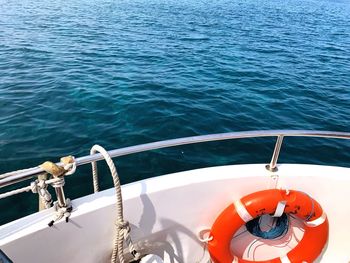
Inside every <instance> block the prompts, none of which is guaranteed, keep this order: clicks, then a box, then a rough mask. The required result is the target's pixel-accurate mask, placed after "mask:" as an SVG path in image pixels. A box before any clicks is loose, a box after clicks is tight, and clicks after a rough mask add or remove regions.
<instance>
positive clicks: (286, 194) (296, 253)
mask: <svg viewBox="0 0 350 263" xmlns="http://www.w3.org/2000/svg"><path fill="white" fill-rule="evenodd" d="M281 201H285V202H286V205H285V209H284V212H285V213H287V214H293V215H295V216H296V217H298V218H300V219H301V220H303V221H304V223H305V232H304V235H303V238H302V239H301V240H300V241H299V243H298V244H297V245H296V247H294V249H292V250H291V251H289V252H288V253H287V255H285V256H284V257H282V258H274V259H270V260H265V261H259V263H279V262H283V263H284V262H293V263H294V262H295V263H301V262H308V263H311V262H313V261H314V260H315V259H316V258H317V257H318V256H319V255H320V253H321V252H322V250H323V248H324V246H325V244H326V242H327V240H328V219H327V216H326V214H325V213H324V212H323V210H322V207H321V205H320V204H319V203H318V202H317V201H315V200H314V199H312V198H311V197H310V196H309V195H307V194H306V193H304V192H300V191H294V190H289V191H286V190H278V189H271V190H264V191H259V192H255V193H252V194H249V195H247V196H245V197H243V198H242V199H240V200H238V201H236V202H234V204H231V205H229V206H228V207H227V208H226V209H225V210H224V211H223V212H222V213H221V214H220V215H219V216H218V218H217V219H216V220H215V222H214V224H213V226H212V228H211V230H210V234H211V236H212V239H211V240H210V241H209V242H208V250H209V253H210V256H211V258H212V260H213V261H214V262H215V263H233V262H237V263H238V262H239V263H252V262H254V261H249V260H244V259H241V258H238V257H237V256H235V255H233V254H232V253H231V251H230V243H231V240H232V237H233V235H234V234H235V233H236V232H237V230H238V229H239V228H240V227H241V226H242V225H243V224H245V223H246V222H248V221H250V220H252V219H254V218H257V217H259V216H261V215H264V214H274V212H275V210H276V207H277V205H278V204H279V202H281Z"/></svg>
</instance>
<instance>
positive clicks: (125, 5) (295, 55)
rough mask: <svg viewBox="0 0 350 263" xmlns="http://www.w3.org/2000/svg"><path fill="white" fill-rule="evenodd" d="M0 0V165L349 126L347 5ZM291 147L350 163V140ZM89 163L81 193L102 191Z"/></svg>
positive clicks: (174, 153) (126, 166)
mask: <svg viewBox="0 0 350 263" xmlns="http://www.w3.org/2000/svg"><path fill="white" fill-rule="evenodd" d="M0 6H1V7H2V8H1V9H0V73H1V74H0V80H1V81H0V108H1V111H0V125H1V130H0V147H1V151H0V173H2V172H6V171H9V170H14V169H20V168H25V167H27V166H33V165H37V164H38V163H40V162H42V161H44V160H46V159H54V160H56V159H55V158H58V156H61V155H67V154H76V155H77V156H79V155H85V154H87V153H88V152H89V147H90V146H91V145H93V144H95V143H99V144H101V145H103V146H105V147H106V148H108V149H111V148H117V147H122V146H128V145H133V144H138V143H146V142H150V141H155V140H161V139H167V138H175V137H181V136H191V135H197V134H207V133H217V132H227V131H241V130H255V129H321V130H339V131H349V120H350V117H349V116H350V115H349V112H350V106H349V105H350V104H349V101H350V87H349V83H350V74H349V72H350V55H349V52H348V51H349V50H350V31H349V28H350V20H349V17H350V4H349V2H348V1H342V0H338V1H334V0H324V1H316V0H307V1H301V0H283V1H282V0H263V1H253V0H248V1H240V0H233V1H227V0H219V1H209V0H200V1H185V0H180V1H178V0H176V1H175V0H150V1H144V0H134V1H129V0H120V1H112V0H93V1H88V0H79V1H78V0H72V1H69V2H67V1H63V0H57V1H48V0H37V1H29V0H22V1H11V0H0ZM293 142H294V140H292V139H291V140H286V144H285V148H284V152H283V153H282V156H281V158H282V161H288V162H312V163H321V164H324V163H331V164H334V165H343V166H350V165H349V164H350V154H349V151H348V149H349V148H348V147H349V146H350V145H349V144H347V143H343V142H338V141H333V140H330V141H328V140H324V141H322V140H321V141H319V140H301V141H298V144H297V146H295V145H294V144H293ZM293 145H294V146H293ZM321 146H322V147H321ZM272 147H273V140H267V141H261V140H248V141H241V142H227V143H221V144H220V143H213V144H204V145H201V146H188V147H180V148H176V149H172V150H164V151H156V152H155V153H147V154H140V155H136V156H134V157H125V158H121V159H120V160H118V167H119V169H120V170H121V175H122V181H123V182H124V183H125V182H129V181H132V180H138V179H142V178H146V177H150V176H155V175H159V174H163V173H168V172H174V171H179V170H185V169H190V168H196V167H203V166H207V165H219V164H228V163H245V162H268V160H269V158H270V154H271V148H272ZM330 152H331V153H332V155H331V156H330V155H329V153H330ZM301 153H302V154H301ZM135 167H137V169H135ZM82 169H83V171H82V172H81V173H80V174H79V176H77V177H80V178H85V179H86V180H83V181H84V182H83V183H82V185H81V184H79V187H77V186H71V187H72V188H70V189H69V190H68V194H69V196H70V197H74V196H79V195H81V194H86V193H88V192H90V190H91V185H90V179H89V178H90V177H89V173H90V171H89V170H88V169H87V168H82ZM84 169H85V170H84ZM70 180H72V183H74V182H75V181H76V180H78V179H74V178H72V179H70ZM85 181H86V182H85ZM102 181H103V182H102V184H103V185H104V186H105V187H108V186H110V185H109V184H108V183H109V180H107V179H105V180H102ZM79 182H81V180H79ZM11 200H12V199H11ZM16 200H17V199H13V200H12V201H9V202H11V204H12V205H13V206H14V210H15V211H16V212H13V213H12V212H10V213H9V214H8V215H6V216H4V218H3V219H0V221H1V220H2V221H1V222H4V221H6V220H10V219H11V218H13V217H15V214H16V213H19V210H20V209H19V208H21V209H22V211H23V207H22V206H21V205H19V204H17V201H16ZM0 206H1V205H0ZM16 207H17V208H18V209H17V208H16ZM32 208H33V207H32ZM16 209H17V210H16ZM24 210H25V212H24V213H26V212H29V210H30V209H29V208H28V209H24ZM1 222H0V223H1Z"/></svg>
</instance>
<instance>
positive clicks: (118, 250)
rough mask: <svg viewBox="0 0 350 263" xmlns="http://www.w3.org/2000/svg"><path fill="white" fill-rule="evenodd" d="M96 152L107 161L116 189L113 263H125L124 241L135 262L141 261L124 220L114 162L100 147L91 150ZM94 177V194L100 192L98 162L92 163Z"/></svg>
mask: <svg viewBox="0 0 350 263" xmlns="http://www.w3.org/2000/svg"><path fill="white" fill-rule="evenodd" d="M96 152H99V153H100V154H102V156H103V158H104V159H105V160H106V163H107V165H108V167H109V170H110V172H111V174H112V178H113V183H114V188H115V192H116V198H117V202H116V206H117V213H116V214H117V218H116V222H115V225H116V236H115V238H114V247H113V253H112V258H111V262H112V263H116V262H118V261H117V257H118V259H119V262H120V263H124V262H125V258H124V253H123V242H124V240H125V241H126V243H127V244H128V246H129V251H130V253H131V254H132V255H133V257H134V259H135V260H139V259H140V258H141V256H140V254H139V253H138V252H137V251H136V249H135V247H134V244H133V243H132V240H131V237H130V226H129V222H128V221H124V218H123V199H122V192H121V187H120V181H119V176H118V173H117V169H116V168H115V165H114V162H113V160H112V158H111V157H110V155H109V154H108V152H107V151H106V150H105V149H104V148H103V147H101V146H99V145H94V146H93V147H92V148H91V150H90V154H95V153H96ZM91 165H92V175H93V184H94V192H95V193H96V192H98V191H99V186H98V174H97V164H96V162H92V163H91Z"/></svg>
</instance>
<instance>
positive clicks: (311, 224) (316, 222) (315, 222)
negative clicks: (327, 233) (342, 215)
mask: <svg viewBox="0 0 350 263" xmlns="http://www.w3.org/2000/svg"><path fill="white" fill-rule="evenodd" d="M326 219H327V215H326V213H325V212H323V214H322V215H321V216H320V217H319V218H317V219H315V220H312V221H308V222H305V225H307V226H309V227H316V226H319V225H322V224H323V223H324V221H326Z"/></svg>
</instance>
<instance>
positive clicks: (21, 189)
mask: <svg viewBox="0 0 350 263" xmlns="http://www.w3.org/2000/svg"><path fill="white" fill-rule="evenodd" d="M56 181H57V179H50V180H46V181H45V182H44V183H45V185H48V184H51V183H54V182H56ZM34 182H35V181H34ZM32 183H33V182H32ZM32 183H31V184H30V185H29V186H25V187H22V188H19V189H15V190H12V191H9V192H6V193H3V194H0V199H3V198H6V197H9V196H13V195H17V194H20V193H24V192H29V191H32V192H33V185H32ZM33 193H37V192H33Z"/></svg>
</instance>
